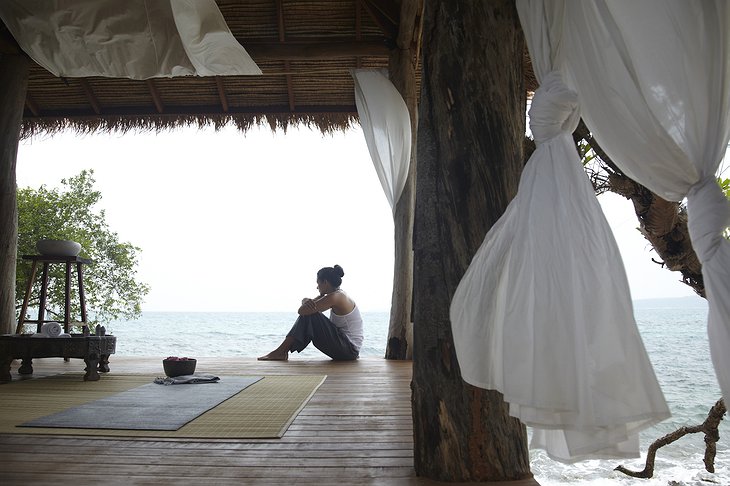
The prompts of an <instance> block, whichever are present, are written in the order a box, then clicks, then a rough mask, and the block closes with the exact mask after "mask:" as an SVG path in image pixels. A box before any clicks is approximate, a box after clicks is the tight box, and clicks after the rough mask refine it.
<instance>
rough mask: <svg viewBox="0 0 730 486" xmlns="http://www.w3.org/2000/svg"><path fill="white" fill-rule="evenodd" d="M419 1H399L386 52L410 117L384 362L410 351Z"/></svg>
mask: <svg viewBox="0 0 730 486" xmlns="http://www.w3.org/2000/svg"><path fill="white" fill-rule="evenodd" d="M422 14H423V0H403V2H402V3H401V13H400V19H401V23H400V30H399V34H398V39H397V46H398V47H397V49H394V50H393V51H391V53H390V59H389V72H390V80H391V82H392V83H393V85H394V86H395V87H396V89H397V90H398V92H399V93H400V94H401V96H402V97H403V100H405V102H406V106H407V107H408V112H409V114H410V117H411V160H410V166H409V168H408V178H407V179H406V185H405V187H404V188H403V194H402V195H401V197H400V199H398V201H397V203H396V206H395V215H394V228H395V265H394V267H395V268H394V270H395V271H394V273H393V298H392V300H391V306H390V325H389V327H388V345H387V347H386V349H385V358H386V359H410V358H411V356H412V353H413V350H412V345H411V342H412V334H413V333H412V331H413V328H412V322H411V321H412V316H411V307H412V302H413V214H414V208H415V198H416V160H417V158H416V134H417V129H418V99H417V97H416V63H417V62H418V59H416V58H415V52H414V51H415V49H414V46H415V45H416V44H417V41H418V39H419V38H420V27H421V21H420V20H421V18H422Z"/></svg>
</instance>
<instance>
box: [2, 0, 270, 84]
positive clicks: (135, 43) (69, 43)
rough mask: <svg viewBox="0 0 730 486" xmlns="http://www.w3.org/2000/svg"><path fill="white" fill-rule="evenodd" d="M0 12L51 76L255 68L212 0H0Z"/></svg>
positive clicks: (119, 75) (245, 71) (166, 74)
mask: <svg viewBox="0 0 730 486" xmlns="http://www.w3.org/2000/svg"><path fill="white" fill-rule="evenodd" d="M0 18H2V20H3V21H4V22H5V25H6V26H7V27H8V29H9V30H10V32H11V33H12V34H13V37H15V39H16V41H17V42H18V44H19V45H20V47H21V48H22V49H23V51H25V52H26V54H28V55H29V56H30V57H31V58H32V59H33V60H34V61H36V62H37V63H38V64H40V65H41V66H43V67H44V68H46V69H47V70H48V71H50V72H51V73H53V74H54V75H56V76H63V77H85V76H104V77H113V78H131V79H148V78H153V77H173V76H191V75H197V76H215V75H220V76H224V75H246V74H261V70H260V69H259V68H258V66H257V65H256V63H255V62H254V61H253V60H252V59H251V57H250V56H249V55H248V53H247V52H246V51H245V49H244V48H243V47H242V46H241V45H240V44H239V43H238V42H237V41H236V39H235V38H234V37H233V35H232V34H231V32H230V30H229V29H228V26H227V25H226V23H225V20H224V19H223V16H222V15H221V13H220V11H219V10H218V7H217V5H216V3H215V1H214V0H125V1H123V2H120V1H117V0H55V1H48V0H2V2H0Z"/></svg>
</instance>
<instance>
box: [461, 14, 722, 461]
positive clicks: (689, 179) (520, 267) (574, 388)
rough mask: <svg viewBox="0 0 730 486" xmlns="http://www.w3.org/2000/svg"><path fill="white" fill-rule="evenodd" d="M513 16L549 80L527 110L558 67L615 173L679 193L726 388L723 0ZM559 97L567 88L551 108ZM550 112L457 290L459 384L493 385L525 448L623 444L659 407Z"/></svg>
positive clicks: (605, 247)
mask: <svg viewBox="0 0 730 486" xmlns="http://www.w3.org/2000/svg"><path fill="white" fill-rule="evenodd" d="M518 10H519V13H520V19H521V21H522V25H523V30H524V31H525V33H526V37H527V40H528V46H529V48H530V53H531V55H532V58H533V65H534V66H535V67H536V70H537V74H538V78H539V79H541V78H543V77H544V79H542V81H543V84H542V86H541V88H540V90H538V93H536V95H535V99H534V101H533V108H534V107H535V106H537V107H538V108H540V107H544V106H546V105H549V104H550V102H548V101H545V96H548V97H551V96H552V95H551V92H552V91H555V92H556V93H561V92H562V91H564V89H563V88H560V89H557V88H556V87H554V86H553V87H551V85H552V84H553V83H554V82H556V81H554V79H553V78H558V77H559V76H558V74H557V73H555V74H551V75H549V76H546V73H547V71H550V70H557V71H559V72H562V73H563V74H564V75H565V77H566V81H567V84H568V85H569V86H571V87H572V88H573V89H575V91H577V93H578V99H579V101H580V104H581V109H582V115H583V117H584V119H585V120H586V123H587V124H588V126H589V128H590V129H591V130H592V132H593V133H594V136H595V137H596V138H597V139H598V141H599V142H600V143H601V146H602V147H603V148H604V150H606V152H607V153H608V154H609V155H610V156H611V157H612V159H613V160H614V162H615V163H616V164H617V165H618V166H619V167H620V168H621V169H622V170H623V171H624V172H625V173H627V174H628V175H630V176H631V177H632V178H634V179H635V180H637V181H638V182H640V183H642V184H644V185H646V186H647V187H649V188H650V189H651V190H653V191H654V192H656V193H658V194H659V195H661V196H662V197H664V198H666V199H670V200H677V201H678V200H681V199H682V198H683V197H684V196H685V195H686V196H687V201H688V210H689V231H690V235H691V237H692V242H693V246H694V248H695V250H696V252H697V254H698V256H699V258H700V260H701V261H702V263H703V275H704V281H705V287H706V291H707V297H708V301H709V307H710V312H709V325H708V332H709V337H710V347H711V352H712V358H713V363H714V365H715V370H716V373H717V375H718V378H719V381H720V385H721V388H722V390H723V394H724V396H725V397H726V398H727V397H728V392H730V249H729V248H730V244H729V243H728V242H727V241H726V240H724V239H723V238H722V237H721V233H722V231H723V229H724V228H725V227H726V226H727V225H728V223H729V222H730V221H729V219H730V217H729V215H730V205H729V204H728V201H727V200H726V199H725V198H724V196H723V195H722V193H721V191H720V189H719V188H718V186H717V183H716V181H715V177H714V174H715V172H716V170H717V167H718V165H719V162H720V160H721V158H722V155H723V154H724V152H725V148H726V146H727V141H728V135H729V131H730V127H729V123H728V112H729V110H730V76H729V74H730V58H729V56H730V54H729V53H730V40H729V36H730V4H728V3H727V2H725V1H722V0H706V1H689V0H642V1H641V2H636V1H633V0H611V1H605V0H518ZM561 99H563V100H567V95H566V96H562V97H561V96H558V97H555V100H556V101H554V102H552V103H555V104H557V103H558V102H559V100H561ZM540 110H541V108H540ZM558 111H560V110H558ZM558 111H556V112H555V113H554V114H544V112H543V114H541V111H534V112H533V111H531V119H532V120H531V121H532V123H533V127H532V129H533V133H535V135H536V138H537V139H538V142H539V143H540V144H539V146H538V148H537V150H536V152H535V155H533V158H532V159H531V161H530V162H529V163H528V165H527V166H526V168H525V173H524V174H523V176H522V180H521V182H520V188H519V192H518V194H517V197H516V198H515V200H514V201H513V202H512V203H511V204H510V206H509V207H508V209H507V211H506V213H505V215H504V216H503V217H502V219H500V220H499V222H498V223H497V224H496V225H495V227H494V228H493V229H492V230H491V231H490V233H489V234H488V235H487V238H486V239H485V242H484V244H483V245H482V247H481V248H480V249H479V251H478V253H477V255H476V256H475V258H474V261H473V262H472V265H471V266H470V267H469V269H468V271H467V273H466V275H465V277H464V280H463V281H462V282H461V284H460V285H459V288H458V289H457V292H456V295H455V297H454V301H453V302H452V309H451V310H452V314H451V317H452V326H453V329H454V338H455V343H456V345H457V353H458V356H459V364H460V366H461V368H462V374H463V375H464V377H465V379H467V381H470V382H472V383H474V384H476V385H479V386H483V387H487V388H495V389H497V390H500V391H503V392H504V394H505V399H506V400H507V401H508V402H510V413H512V414H514V415H515V416H518V417H520V418H521V419H522V420H524V421H525V422H526V423H528V424H533V425H535V424H536V425H537V426H538V427H539V429H538V430H536V431H535V434H534V436H533V437H534V440H535V441H536V445H538V446H542V447H545V448H547V450H548V452H549V453H550V454H551V455H552V456H553V457H556V458H559V459H565V460H574V459H577V458H580V457H581V455H583V454H586V455H590V456H594V455H596V454H601V453H606V452H608V453H611V454H617V455H620V454H622V453H629V454H632V453H635V452H636V450H637V443H636V437H635V436H631V434H632V433H633V432H636V431H638V430H640V429H641V428H642V427H645V426H647V425H649V424H651V423H652V422H655V421H657V420H661V419H662V418H664V417H666V416H667V415H668V410H667V408H666V404H665V403H664V400H663V398H662V396H661V392H660V390H659V389H658V387H657V386H656V379H655V378H654V376H653V371H651V368H650V366H649V363H648V360H646V356H645V352H644V350H643V346H642V345H641V341H640V339H639V336H638V334H637V333H636V330H635V325H634V324H633V319H632V318H631V317H630V314H631V309H630V300H629V297H628V290H627V289H628V287H627V283H626V281H625V277H624V275H623V273H622V272H619V273H620V274H618V273H613V274H609V273H606V272H611V271H615V269H616V267H617V266H619V267H620V263H619V262H620V260H619V257H618V253H617V252H616V251H615V245H614V244H613V241H612V236H611V235H610V234H609V233H608V232H607V231H606V227H605V221H603V220H602V218H599V219H596V217H597V214H596V212H597V211H594V210H593V209H591V208H592V206H594V205H596V202H595V199H594V198H592V197H589V194H588V192H590V193H591V194H590V196H592V189H591V190H590V191H589V190H588V187H586V184H585V181H583V183H580V182H579V179H580V178H579V177H578V173H577V172H575V170H573V172H574V173H572V172H571V167H572V168H573V169H574V168H575V167H577V165H576V163H575V162H576V161H575V160H574V161H573V163H560V161H564V159H565V157H570V158H573V157H576V156H575V154H574V150H573V149H572V142H571V141H570V140H569V139H568V138H567V136H566V133H567V132H568V131H569V130H570V129H571V127H572V126H574V125H571V124H568V123H561V120H564V119H565V113H564V112H563V113H562V114H561V113H558ZM558 115H560V116H558ZM545 120H548V122H549V123H550V124H551V125H552V126H553V127H556V126H559V125H560V126H562V129H563V130H564V131H565V132H566V133H562V134H560V135H557V136H556V137H555V138H553V139H550V140H546V137H545V131H544V130H542V129H541V128H540V127H539V126H538V125H539V124H541V123H544V122H545ZM550 120H552V121H551V122H550ZM536 123H537V125H536ZM549 132H550V130H548V133H549ZM568 145H571V150H570V154H568V153H567V152H568ZM559 147H560V148H559ZM561 150H562V152H561ZM548 152H549V154H547V153H548ZM537 159H539V160H540V162H541V163H536V160H537ZM550 164H552V167H546V168H545V170H544V171H543V172H539V170H540V169H539V166H540V165H550ZM571 174H572V178H570V177H571ZM581 175H582V173H581ZM568 181H569V182H568ZM579 193H582V194H579ZM565 201H569V203H568V204H566V203H565ZM571 211H572V213H571ZM560 215H563V216H564V217H565V218H566V219H567V220H569V221H562V220H561V218H560ZM599 220H600V221H599ZM536 228H537V230H536ZM532 233H535V234H532ZM536 234H538V235H539V237H540V238H538V237H537V236H536ZM538 243H539V244H538ZM612 253H615V255H612ZM586 254H588V255H589V258H586ZM606 276H608V278H607V280H604V277H606ZM586 303H587V304H588V305H584V304H586ZM586 311H590V312H586ZM606 317H607V318H606ZM604 318H606V319H605V320H604ZM594 321H599V322H600V324H598V325H597V324H596V322H594ZM598 343H605V344H602V345H598V346H597V344H598ZM609 349H610V350H611V351H612V352H614V353H618V355H613V356H612V355H611V351H608V350H609ZM627 380H628V381H627ZM640 389H643V390H644V391H643V392H639V393H638V395H637V390H640ZM602 395H603V396H602ZM610 409H612V410H610ZM551 428H552V429H553V430H551ZM561 429H562V430H561ZM604 446H606V447H607V449H606V448H604Z"/></svg>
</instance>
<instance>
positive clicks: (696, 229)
mask: <svg viewBox="0 0 730 486" xmlns="http://www.w3.org/2000/svg"><path fill="white" fill-rule="evenodd" d="M687 214H688V216H689V217H688V221H687V229H688V230H689V236H690V238H691V239H692V247H693V248H694V250H695V252H696V253H697V257H698V258H699V259H700V262H702V264H703V265H704V264H705V263H706V262H709V261H710V260H712V258H713V257H714V255H715V252H716V251H717V250H718V248H719V247H720V243H721V242H722V241H723V237H722V232H723V231H724V230H725V228H727V227H728V226H730V201H728V200H727V198H726V197H725V194H723V192H722V189H721V188H720V186H719V185H718V183H717V179H716V178H715V176H706V177H703V178H702V179H700V181H699V182H697V183H696V184H694V185H693V186H692V187H690V189H689V192H688V193H687Z"/></svg>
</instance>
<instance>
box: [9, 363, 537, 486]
mask: <svg viewBox="0 0 730 486" xmlns="http://www.w3.org/2000/svg"><path fill="white" fill-rule="evenodd" d="M33 365H34V366H33V367H34V370H35V373H34V377H40V376H45V375H49V374H54V373H59V372H69V371H78V372H80V373H81V372H82V371H83V368H84V365H83V361H82V360H71V361H70V362H63V360H61V359H56V358H47V359H43V360H35V361H34V363H33ZM17 367H18V362H15V363H13V378H16V377H17ZM110 368H111V372H112V373H115V372H116V373H151V374H155V373H161V363H160V359H157V358H132V357H126V358H125V357H117V356H112V359H111V360H110ZM201 368H202V369H205V370H206V371H209V372H213V373H218V374H221V375H224V374H252V375H254V374H255V375H276V374H278V375H291V374H326V375H327V380H326V381H325V383H324V384H323V385H322V387H321V388H320V389H319V390H318V391H317V393H316V394H315V395H314V397H313V398H312V399H311V400H310V402H309V403H308V404H307V406H306V407H305V408H304V410H302V412H301V413H300V414H299V416H298V417H297V418H296V420H294V422H293V423H292V425H291V426H290V428H289V430H288V431H287V432H286V434H285V435H284V437H283V438H281V439H265V440H261V439H258V440H235V441H231V440H209V439H206V440H190V439H184V440H181V439H154V440H150V439H135V438H95V437H80V436H76V437H74V436H40V435H7V434H6V435H0V485H4V486H9V485H16V484H17V485H24V486H25V485H35V484H48V485H51V484H53V485H56V484H69V485H74V486H83V485H96V484H125V485H127V484H149V485H152V484H154V485H159V484H175V485H181V484H195V485H209V484H216V485H217V484H220V485H228V484H231V485H232V484H237V485H238V484H272V485H275V484H287V485H291V484H317V485H320V486H325V485H337V486H344V485H350V484H378V485H380V484H383V485H386V484H388V485H390V484H393V485H420V484H424V485H426V484H429V485H434V484H439V483H436V482H433V481H428V480H425V479H421V478H417V477H416V475H415V471H414V469H413V427H412V423H411V408H410V403H411V402H410V401H411V392H410V381H411V363H410V362H404V361H400V362H398V361H386V360H384V359H361V360H359V361H355V362H348V363H342V362H339V363H334V362H332V361H329V360H303V359H297V358H296V357H295V358H294V359H292V360H291V361H289V362H259V361H256V360H254V359H251V358H223V359H220V358H199V359H198V369H201ZM102 379H104V378H103V377H102ZM2 386H3V385H0V393H2ZM89 386H94V384H93V383H89ZM0 420H2V419H1V418H0ZM488 484H490V485H495V486H496V485H497V484H505V485H510V486H518V485H519V486H526V485H536V484H537V483H536V482H535V481H533V480H526V481H515V482H509V483H488Z"/></svg>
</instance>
